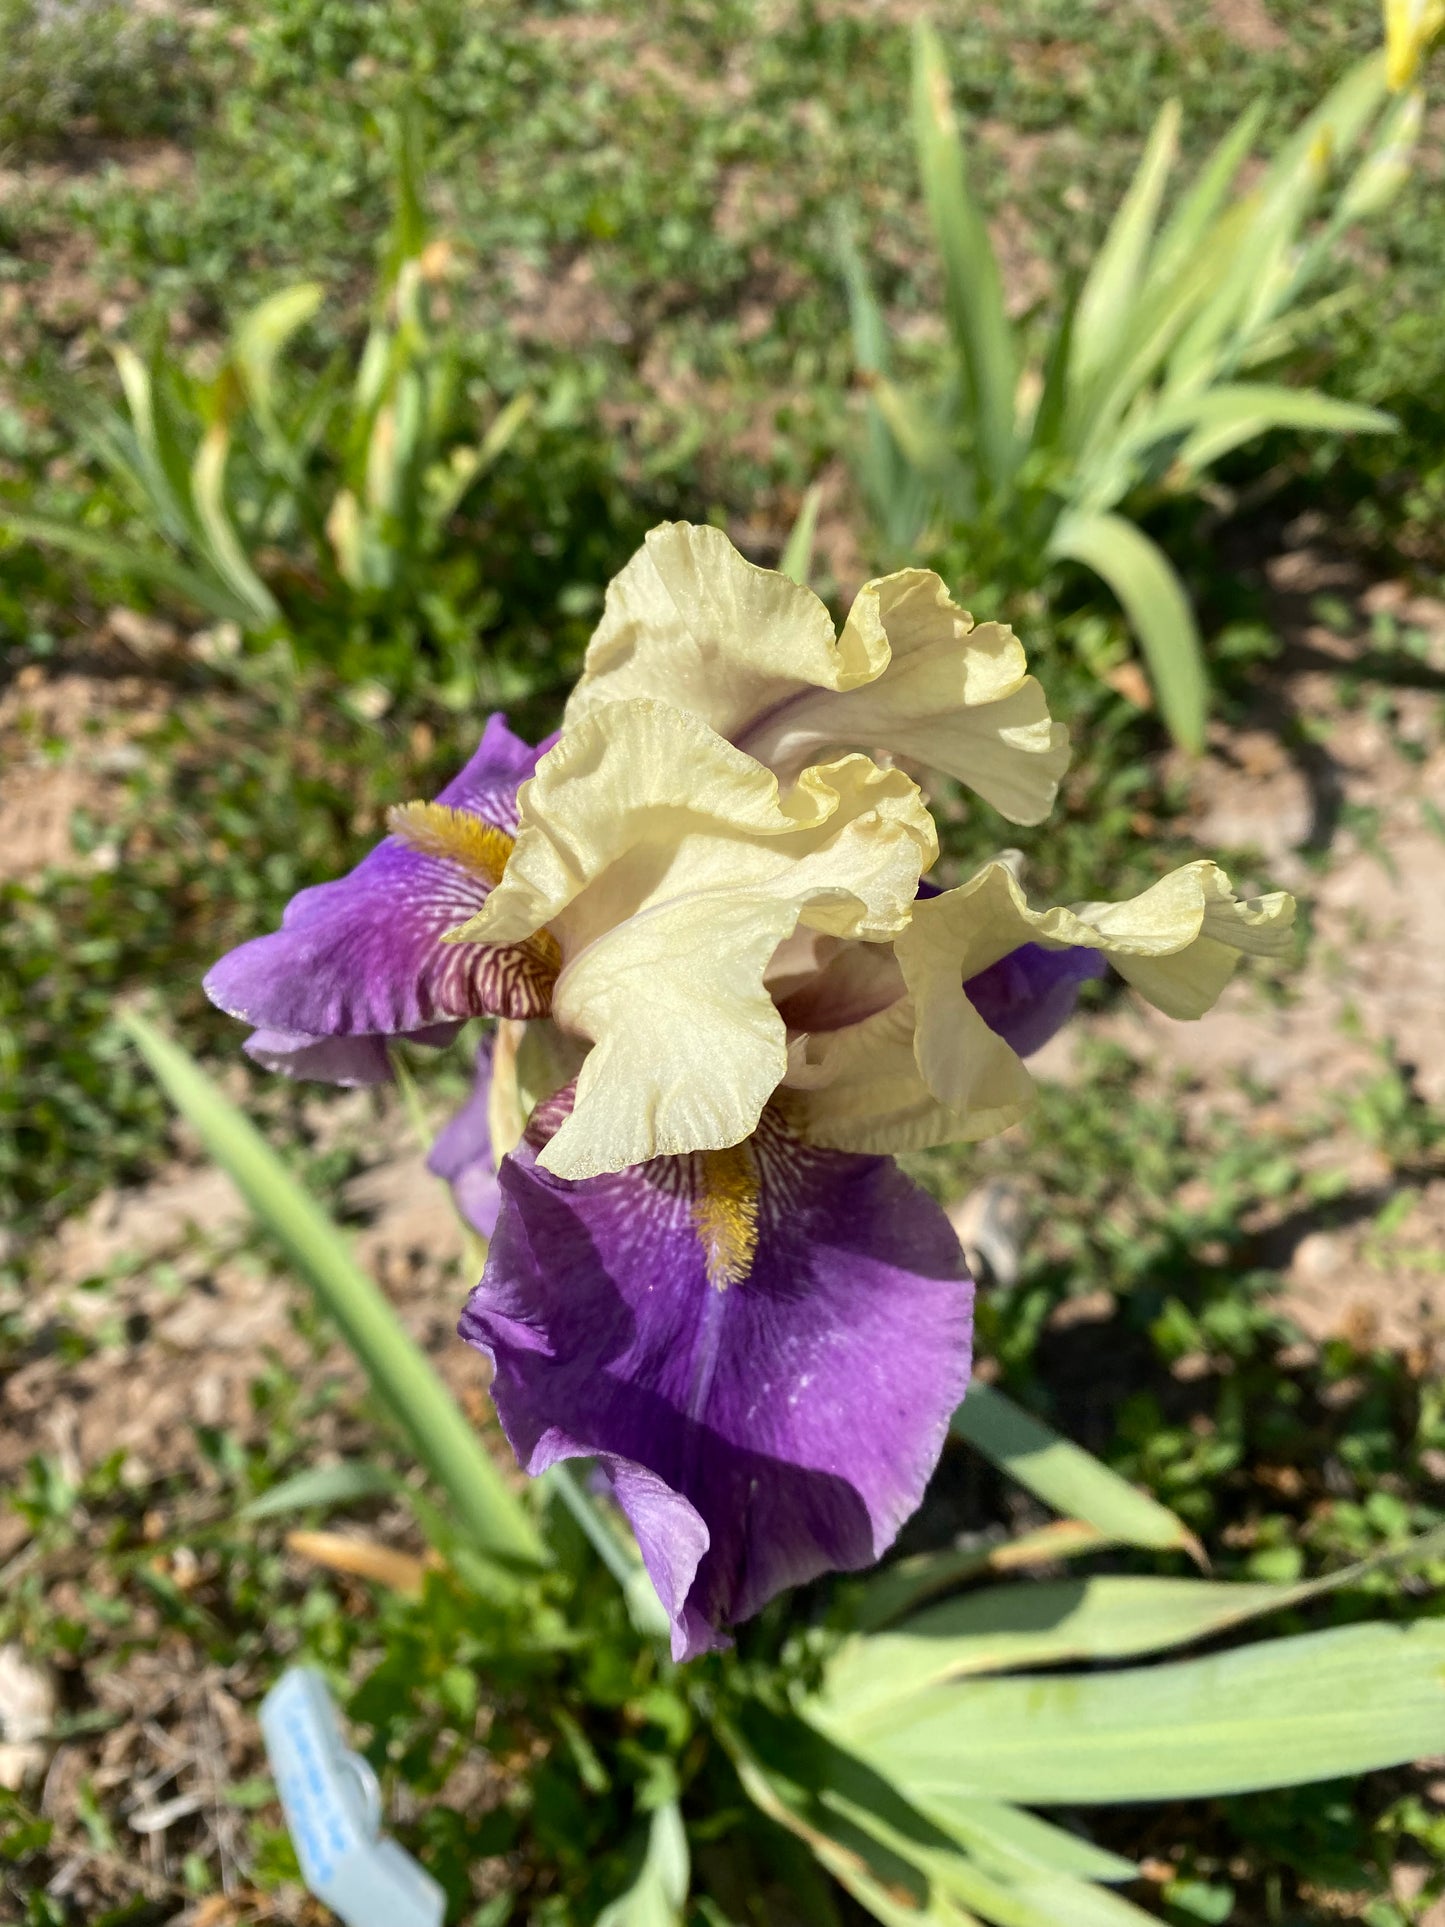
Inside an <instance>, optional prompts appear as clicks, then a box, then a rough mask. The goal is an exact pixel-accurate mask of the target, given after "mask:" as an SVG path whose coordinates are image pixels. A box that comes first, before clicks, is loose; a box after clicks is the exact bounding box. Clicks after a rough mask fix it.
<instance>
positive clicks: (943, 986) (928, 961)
mask: <svg viewBox="0 0 1445 1927" xmlns="http://www.w3.org/2000/svg"><path fill="white" fill-rule="evenodd" d="M1293 921H1294V899H1293V898H1292V897H1290V896H1288V895H1287V894H1286V893H1285V892H1284V891H1275V892H1273V893H1272V894H1271V895H1269V896H1264V897H1258V898H1255V899H1254V900H1253V901H1251V902H1243V903H1242V902H1240V901H1239V900H1238V899H1237V898H1236V897H1235V895H1234V892H1233V891H1232V889H1231V888H1230V883H1229V878H1228V877H1227V876H1226V875H1225V873H1224V872H1223V870H1221V869H1220V868H1219V866H1218V865H1217V864H1214V863H1208V862H1199V863H1190V864H1186V865H1185V867H1184V868H1183V869H1180V870H1175V871H1173V872H1171V874H1170V875H1168V876H1167V877H1163V878H1161V879H1160V881H1159V882H1158V883H1156V884H1154V885H1152V887H1151V888H1149V889H1148V890H1145V891H1144V892H1143V893H1142V895H1140V896H1137V897H1132V898H1130V899H1129V901H1128V902H1127V903H1081V904H1076V905H1075V906H1074V908H1073V909H1071V910H1065V909H1057V910H1034V909H1031V908H1030V907H1029V903H1028V900H1027V898H1026V897H1025V896H1024V893H1023V891H1022V889H1021V888H1020V887H1019V884H1018V881H1017V879H1016V878H1015V877H1014V875H1013V873H1012V871H1011V870H1009V869H1008V867H1007V866H1006V865H1005V864H1002V863H991V864H989V865H988V866H987V868H985V869H983V870H981V871H980V872H979V874H978V875H977V876H976V877H973V878H972V879H971V880H970V881H969V882H968V883H966V884H964V885H962V887H961V888H959V889H957V890H949V891H946V892H945V893H944V894H943V895H942V896H938V897H933V898H930V899H929V900H927V901H926V902H922V903H919V904H918V905H917V906H916V908H915V911H914V916H913V920H912V922H911V924H910V926H909V928H908V929H907V930H906V931H904V932H902V933H901V935H900V936H899V937H898V938H897V940H896V945H895V947H896V950H897V955H898V961H899V963H900V965H901V966H902V969H903V975H904V979H905V981H906V983H907V985H908V989H909V992H910V994H911V996H912V998H913V1001H914V1004H915V1006H916V1009H917V1025H916V1029H915V1033H914V1050H915V1053H916V1056H917V1061H918V1068H919V1070H920V1072H921V1074H922V1078H923V1082H924V1083H925V1085H926V1086H927V1088H928V1090H929V1091H930V1092H931V1093H932V1094H933V1096H934V1097H936V1098H937V1099H938V1100H939V1102H940V1103H941V1104H943V1105H944V1106H945V1107H947V1109H948V1110H950V1111H952V1112H953V1113H955V1116H956V1120H957V1124H958V1126H959V1128H957V1129H956V1130H955V1131H953V1132H952V1133H951V1134H950V1135H954V1136H958V1137H969V1138H972V1137H981V1136H985V1135H988V1134H990V1133H991V1132H993V1131H997V1130H1002V1129H1004V1128H1006V1127H1007V1126H1008V1125H1009V1124H1012V1123H1014V1122H1016V1121H1017V1119H1018V1118H1019V1117H1021V1116H1022V1115H1023V1112H1024V1110H1025V1109H1026V1108H1027V1104H1028V1094H1029V1089H1030V1085H1029V1080H1028V1075H1027V1073H1026V1072H1025V1071H1024V1069H1023V1066H1022V1064H1021V1063H1020V1061H1019V1059H1018V1057H1017V1056H1016V1055H1015V1053H1014V1052H1013V1050H1012V1049H1011V1048H1010V1047H1009V1046H1008V1045H1007V1044H1006V1043H1005V1042H1004V1040H1003V1039H1002V1038H1001V1037H999V1036H998V1035H996V1033H995V1032H993V1031H991V1030H990V1029H989V1027H988V1026H987V1024H985V1023H984V1021H983V1019H982V1018H981V1017H980V1016H979V1015H978V1013H977V1011H976V1010H974V1008H973V1006H972V1004H971V1003H970V1002H969V1000H968V997H967V996H966V995H965V993H964V989H963V984H964V979H965V978H968V977H973V976H976V975H977V974H978V973H979V972H980V971H982V970H985V969H987V968H988V966H989V965H990V964H993V963H996V962H997V961H998V960H999V959H1000V958H1001V957H1004V956H1007V955H1008V954H1009V952H1011V951H1013V950H1016V949H1017V948H1018V947H1019V946H1020V945H1021V944H1025V943H1036V944H1043V945H1045V946H1047V947H1049V948H1062V947H1066V946H1069V945H1077V946H1079V947H1081V948H1084V949H1089V950H1097V951H1101V952H1102V953H1103V954H1104V955H1105V956H1106V957H1107V958H1108V959H1109V961H1110V963H1111V964H1112V965H1113V966H1114V968H1115V969H1116V970H1117V971H1118V972H1119V974H1120V976H1122V977H1124V978H1125V979H1127V981H1128V982H1129V983H1131V984H1132V985H1133V986H1134V988H1135V989H1136V990H1138V991H1139V992H1141V994H1142V995H1143V996H1145V997H1147V998H1148V999H1149V1001H1150V1003H1152V1004H1154V1005H1155V1006H1157V1008H1158V1009H1160V1010H1162V1011H1164V1012H1165V1013H1166V1015H1168V1016H1170V1017H1181V1018H1193V1017H1201V1016H1203V1014H1204V1012H1205V1011H1206V1010H1208V1009H1209V1007H1210V1005H1211V1004H1212V1003H1213V1002H1214V1001H1215V999H1216V998H1217V997H1218V996H1219V993H1220V992H1221V991H1222V990H1223V988H1224V986H1225V984H1226V983H1227V982H1228V981H1229V979H1230V977H1231V976H1232V975H1233V972H1234V969H1235V966H1236V964H1237V963H1238V962H1239V959H1240V957H1241V956H1245V955H1248V956H1256V957H1271V956H1279V955H1281V954H1282V953H1283V952H1285V951H1286V950H1287V949H1288V948H1289V943H1290V936H1289V931H1290V926H1291V924H1292V923H1293Z"/></svg>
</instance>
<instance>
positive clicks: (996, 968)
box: [963, 943, 1109, 1057]
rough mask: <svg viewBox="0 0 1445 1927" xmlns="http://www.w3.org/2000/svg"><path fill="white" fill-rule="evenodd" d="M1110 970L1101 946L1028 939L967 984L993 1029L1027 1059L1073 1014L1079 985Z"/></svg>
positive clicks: (973, 1002)
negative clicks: (1050, 946)
mask: <svg viewBox="0 0 1445 1927" xmlns="http://www.w3.org/2000/svg"><path fill="white" fill-rule="evenodd" d="M1108 969H1109V966H1108V964H1107V962H1106V961H1105V959H1104V958H1103V957H1102V956H1101V955H1100V954H1099V952H1098V951H1097V950H1083V949H1077V948H1070V949H1068V950H1046V949H1045V948H1044V946H1043V945H1042V944H1038V943H1026V944H1021V945H1020V946H1019V948H1018V949H1017V950H1011V951H1010V952H1009V954H1008V955H1007V956H1006V957H1000V958H999V960H998V962H997V963H996V964H990V965H989V967H988V969H987V970H980V971H979V973H978V975H977V976H976V977H969V978H968V979H967V980H966V981H965V983H964V986H963V988H964V990H965V992H966V993H967V995H968V1000H969V1002H970V1003H971V1004H972V1005H973V1007H974V1009H975V1010H976V1011H977V1012H978V1014H979V1016H980V1017H982V1019H983V1021H984V1022H985V1023H986V1024H987V1025H988V1027H989V1029H990V1030H991V1031H995V1032H997V1034H998V1035H999V1036H1000V1037H1002V1039H1003V1040H1004V1042H1005V1043H1006V1044H1009V1045H1011V1046H1012V1047H1013V1049H1014V1050H1016V1051H1017V1052H1018V1054H1019V1056H1020V1057H1029V1056H1031V1055H1032V1054H1033V1052H1034V1051H1036V1050H1042V1048H1043V1047H1044V1045H1045V1044H1046V1043H1047V1042H1048V1041H1049V1039H1050V1038H1051V1037H1052V1036H1053V1034H1054V1032H1055V1031H1056V1030H1058V1029H1060V1028H1061V1027H1062V1026H1063V1025H1064V1024H1066V1023H1067V1022H1068V1020H1069V1018H1070V1017H1072V1016H1073V1014H1074V1006H1075V1004H1076V1003H1077V1002H1078V1001H1079V987H1080V985H1081V984H1085V983H1087V982H1088V981H1089V979H1090V978H1091V977H1103V976H1105V975H1106V974H1107V972H1108Z"/></svg>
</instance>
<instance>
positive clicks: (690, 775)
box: [450, 699, 937, 1178]
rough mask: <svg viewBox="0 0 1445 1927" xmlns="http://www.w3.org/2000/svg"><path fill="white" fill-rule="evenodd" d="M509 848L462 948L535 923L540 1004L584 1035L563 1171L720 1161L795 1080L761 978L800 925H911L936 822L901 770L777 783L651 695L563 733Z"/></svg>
mask: <svg viewBox="0 0 1445 1927" xmlns="http://www.w3.org/2000/svg"><path fill="white" fill-rule="evenodd" d="M518 814H519V822H518V829H517V841H516V847H515V849H514V851H513V853H512V856H511V859H510V861H509V862H508V864H507V868H506V872H505V874H504V875H503V878H502V881H501V882H500V884H498V886H497V887H496V889H495V890H493V892H492V894H491V896H490V897H489V898H488V899H487V903H486V905H485V908H484V910H483V912H482V913H481V916H480V917H478V918H475V919H473V920H472V922H471V923H469V924H466V925H464V926H463V927H462V928H461V930H459V931H456V932H452V933H450V934H451V936H452V937H453V938H454V939H458V940H459V939H463V938H465V939H466V940H468V941H472V942H478V941H485V942H496V941H500V940H501V939H500V938H499V935H498V933H499V932H501V931H504V930H505V931H517V932H519V933H524V934H525V935H528V936H530V935H531V934H532V933H533V932H535V931H537V930H540V929H543V928H546V929H547V930H549V931H550V933H551V935H552V937H553V938H554V939H555V940H556V942H557V943H558V945H559V946H560V949H561V954H562V970H561V974H560V975H559V977H558V979H557V983H556V987H555V990H554V993H553V1000H552V1014H553V1016H554V1018H555V1019H556V1021H557V1022H558V1023H559V1024H561V1025H562V1027H563V1028H564V1029H566V1030H569V1031H571V1032H573V1033H574V1034H576V1035H579V1036H582V1037H585V1038H588V1039H590V1040H591V1042H592V1043H593V1045H594V1048H593V1050H592V1051H591V1052H590V1053H589V1055H588V1057H587V1060H586V1062H585V1063H584V1065H583V1068H582V1072H581V1075H580V1077H579V1079H578V1085H577V1102H576V1105H575V1108H574V1110H573V1112H572V1115H571V1117H570V1118H569V1119H568V1120H567V1122H566V1123H565V1124H564V1125H563V1126H562V1128H561V1129H560V1130H559V1131H558V1132H557V1135H556V1136H555V1137H554V1138H553V1139H552V1141H551V1143H550V1144H549V1145H548V1146H547V1150H546V1153H545V1155H544V1160H543V1161H544V1163H545V1165H546V1167H547V1168H548V1169H549V1170H551V1171H553V1172H554V1173H556V1174H557V1175H558V1176H561V1177H579V1178H580V1177H589V1176H593V1175H595V1174H597V1173H600V1172H603V1171H619V1170H622V1169H623V1168H624V1167H625V1166H627V1165H631V1164H638V1163H641V1162H643V1161H644V1160H645V1159H647V1158H651V1157H656V1156H660V1155H664V1154H677V1153H682V1152H687V1151H698V1150H720V1149H723V1148H725V1147H726V1146H728V1145H731V1144H736V1143H738V1142H740V1141H741V1140H742V1139H743V1138H744V1137H746V1136H747V1134H748V1133H749V1132H750V1131H751V1130H752V1129H753V1127H754V1126H755V1125H756V1123H757V1120H758V1117H759V1116H760V1114H761V1112H762V1108H763V1106H764V1104H765V1103H766V1102H767V1100H768V1098H769V1096H770V1095H771V1094H772V1092H773V1090H774V1089H775V1088H776V1086H777V1084H778V1083H779V1081H780V1080H781V1078H782V1076H783V1074H784V1072H785V1070H786V1068H787V1048H786V1031H785V1027H784V1023H783V1020H782V1018H781V1017H780V1016H779V1015H778V1013H777V1011H776V1009H775V1008H774V1005H773V1001H772V998H771V996H770V995H769V993H768V990H767V989H766V987H765V985H764V974H765V972H766V970H767V967H768V964H769V961H770V959H771V958H772V956H773V954H774V952H775V951H776V949H777V947H778V945H779V944H780V943H781V942H783V941H784V940H785V939H786V938H788V937H790V936H791V935H792V934H793V932H794V930H795V929H796V928H797V926H798V924H799V923H800V922H801V923H802V924H804V925H805V926H806V927H808V928H810V929H813V930H818V931H821V932H823V933H825V934H826V935H828V936H833V937H843V938H854V937H859V938H864V939H867V940H869V941H875V942H876V941H879V940H882V939H886V938H888V937H891V936H893V935H894V934H896V932H898V931H899V930H901V929H902V928H903V927H904V925H905V924H906V922H907V920H908V917H909V914H910V912H911V910H912V908H913V900H914V896H915V893H916V890H917V884H918V878H919V876H920V874H921V873H922V871H923V870H925V869H927V867H928V866H929V864H930V863H932V861H933V859H934V856H935V854H936V849H937V845H936V841H935V836H934V829H933V823H932V819H931V818H930V817H929V815H928V812H927V810H926V809H925V807H924V805H923V800H922V798H921V797H920V795H919V793H918V790H917V788H916V787H915V785H914V784H913V783H911V782H910V781H909V779H908V778H907V777H906V776H904V775H903V774H902V773H901V772H900V771H897V770H882V769H879V768H877V767H876V766H875V765H874V764H872V763H870V762H869V761H868V760H867V758H866V757H862V756H851V757H847V758H844V759H843V760H842V761H840V762H837V763H834V764H831V765H828V766H826V767H822V768H816V769H810V770H808V771H806V772H805V773H804V775H803V776H802V777H801V778H800V779H799V781H798V782H797V783H795V784H793V785H792V786H791V787H790V788H788V789H787V790H780V788H779V785H778V781H777V779H776V777H774V776H773V775H772V774H771V773H770V772H769V771H768V770H766V769H764V768H763V767H762V766H761V765H760V764H758V763H756V762H755V761H754V760H753V759H752V758H751V757H750V756H747V755H745V754H744V753H743V752H742V751H740V750H738V749H735V748H734V747H733V746H732V745H731V744H729V743H727V742H725V741H724V740H723V739H722V738H721V737H720V736H719V735H718V734H717V733H716V732H715V731H714V730H712V729H710V728H709V727H708V726H707V725H706V724H705V723H704V722H702V721H701V720H700V719H699V718H698V717H697V716H695V715H690V714H687V713H685V712H683V711H680V710H677V709H673V708H671V707H670V706H669V705H667V704H665V703H660V702H653V701H648V700H645V699H634V700H630V701H625V702H619V703H612V704H608V705H606V706H605V707H604V708H602V709H600V710H599V711H597V712H596V713H595V714H593V715H592V716H590V717H588V718H586V719H585V720H584V721H582V722H581V723H580V724H578V725H577V726H576V727H575V728H571V729H568V730H567V732H566V733H565V735H564V736H563V739H562V741H561V742H560V743H559V744H558V746H557V747H556V748H555V749H554V750H552V751H550V752H549V753H548V755H546V756H545V757H543V759H542V761H541V762H540V763H539V765H538V769H537V774H536V776H535V777H534V778H533V780H532V781H531V782H530V783H528V784H526V785H524V786H523V789H522V791H521V793H520V795H519V798H518Z"/></svg>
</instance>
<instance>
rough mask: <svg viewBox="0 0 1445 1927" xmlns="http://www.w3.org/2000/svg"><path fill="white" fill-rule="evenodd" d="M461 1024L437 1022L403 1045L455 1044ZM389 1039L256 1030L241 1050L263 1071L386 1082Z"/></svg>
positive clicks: (410, 1034)
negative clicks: (452, 1042)
mask: <svg viewBox="0 0 1445 1927" xmlns="http://www.w3.org/2000/svg"><path fill="white" fill-rule="evenodd" d="M460 1028H461V1026H460V1025H459V1024H432V1025H431V1026H430V1027H429V1028H428V1029H426V1030H413V1031H403V1032H402V1033H401V1034H400V1035H399V1036H398V1037H397V1039H396V1040H395V1041H396V1042H398V1043H403V1044H431V1045H433V1046H435V1047H436V1048H437V1049H440V1048H441V1047H442V1046H443V1045H445V1044H450V1043H451V1041H452V1039H453V1038H454V1037H455V1036H456V1034H457V1032H458V1030H460ZM387 1042H388V1039H386V1038H385V1037H308V1036H306V1035H305V1033H304V1032H295V1031H285V1030H253V1031H252V1032H251V1035H250V1036H249V1037H248V1038H247V1039H246V1041H245V1043H244V1044H242V1046H241V1048H242V1050H243V1051H245V1053H246V1055H247V1056H248V1057H253V1058H254V1059H255V1060H256V1062H257V1063H258V1064H259V1065H260V1066H261V1067H262V1069H263V1070H268V1071H279V1072H280V1073H281V1075H282V1076H283V1077H312V1078H317V1079H319V1080H320V1081H321V1082H322V1083H324V1084H385V1083H387V1082H389V1080H390V1078H391V1058H390V1057H389V1055H388V1054H387V1048H386V1047H387Z"/></svg>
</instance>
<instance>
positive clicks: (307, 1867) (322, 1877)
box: [261, 1666, 446, 1927]
mask: <svg viewBox="0 0 1445 1927" xmlns="http://www.w3.org/2000/svg"><path fill="white" fill-rule="evenodd" d="M261 1733H262V1736H263V1738H264V1740H265V1742H266V1757H267V1758H268V1759H269V1761H270V1762H271V1771H272V1773H273V1774H274V1775H275V1777H276V1790H277V1792H278V1793H279V1794H280V1796H281V1805H282V1807H283V1808H284V1810H285V1814H286V1825H287V1827H288V1828H289V1829H290V1833H291V1840H292V1844H293V1845H294V1846H295V1848H296V1858H297V1860H298V1861H299V1862H300V1865H301V1878H302V1879H303V1881H304V1882H305V1883H306V1887H307V1891H308V1892H310V1893H312V1894H314V1895H315V1896H316V1898H317V1899H318V1900H322V1901H325V1903H326V1905H327V1906H328V1907H331V1908H334V1910H335V1911H336V1912H337V1913H338V1914H339V1915H340V1916H341V1919H342V1920H343V1921H344V1922H345V1923H346V1927H441V1921H442V1916H443V1914H444V1913H445V1910H446V1896H445V1895H444V1894H443V1892H442V1890H441V1888H440V1887H439V1886H438V1885H437V1883H436V1882H435V1881H434V1880H433V1879H432V1877H431V1875H430V1874H429V1873H427V1872H426V1871H425V1869H424V1868H422V1867H419V1866H418V1865H417V1863H416V1861H415V1860H413V1859H412V1857H411V1855H410V1854H409V1853H406V1852H405V1851H404V1850H403V1849H402V1848H401V1847H399V1846H398V1845H397V1844H396V1842H395V1841H394V1840H384V1839H383V1838H382V1837H381V1795H380V1792H379V1789H378V1788H377V1784H376V1775H375V1774H374V1773H373V1772H372V1770H371V1768H370V1767H369V1766H368V1765H367V1763H366V1761H365V1760H363V1759H361V1758H360V1756H359V1755H357V1754H355V1753H352V1752H350V1751H348V1749H347V1747H346V1745H345V1743H344V1741H343V1740H342V1737H341V1728H340V1725H339V1722H338V1720H337V1715H336V1708H335V1706H334V1705H333V1704H332V1700H331V1695H330V1693H329V1692H328V1691H327V1687H326V1682H325V1680H324V1679H323V1678H322V1677H321V1675H320V1673H318V1672H316V1671H315V1670H314V1668H312V1667H310V1666H292V1667H289V1668H288V1669H287V1671H286V1672H284V1673H283V1674H282V1675H281V1677H280V1679H279V1680H278V1681H277V1682H276V1684H275V1686H273V1687H272V1689H271V1691H270V1692H269V1693H268V1694H267V1695H266V1697H265V1699H264V1700H263V1701H262V1702H261Z"/></svg>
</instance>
